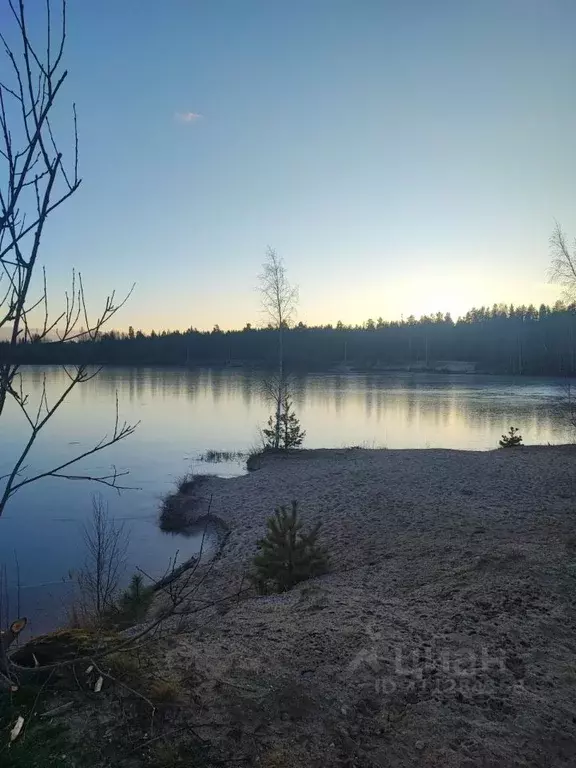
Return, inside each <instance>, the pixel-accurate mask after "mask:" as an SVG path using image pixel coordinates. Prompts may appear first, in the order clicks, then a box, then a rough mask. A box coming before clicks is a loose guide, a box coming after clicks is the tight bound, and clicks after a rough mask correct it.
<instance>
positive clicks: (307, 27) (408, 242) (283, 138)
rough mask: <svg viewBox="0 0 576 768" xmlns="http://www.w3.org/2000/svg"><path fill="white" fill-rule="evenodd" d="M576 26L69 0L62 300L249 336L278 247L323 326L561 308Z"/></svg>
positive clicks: (532, 14)
mask: <svg viewBox="0 0 576 768" xmlns="http://www.w3.org/2000/svg"><path fill="white" fill-rule="evenodd" d="M0 3H1V4H3V5H4V7H3V9H2V17H1V18H0V21H1V22H2V24H4V23H5V21H6V7H5V6H6V2H5V0H0ZM29 7H30V8H32V7H33V8H34V13H39V10H40V8H41V7H43V3H37V4H35V3H29ZM575 32H576V2H575V1H574V0H476V1H473V0H469V1H463V0H435V2H430V0H405V2H399V1H396V0H394V2H391V1H390V2H389V1H388V0H165V1H164V2H162V3H159V2H157V1H155V0H138V1H137V0H122V2H118V0H99V1H98V2H81V1H80V0H70V2H69V29H68V35H69V36H68V46H67V53H66V65H67V67H68V69H69V73H70V74H69V80H68V82H67V85H66V89H65V93H64V96H63V101H62V102H61V109H60V111H59V113H58V120H57V127H60V126H62V129H63V130H65V127H66V124H65V123H64V122H63V121H64V116H65V110H64V108H67V107H68V106H69V104H70V102H71V101H72V100H74V101H76V104H77V110H78V119H79V130H80V171H81V175H82V177H83V184H82V187H81V189H80V190H79V192H78V193H77V195H76V197H75V198H73V199H72V200H71V201H69V202H68V203H66V204H65V206H64V207H62V209H61V210H59V211H57V212H56V213H55V214H54V216H53V218H52V221H51V225H50V228H49V231H48V235H47V237H46V239H45V244H44V261H45V263H46V265H47V268H48V273H49V278H50V281H51V285H52V286H53V288H54V290H57V289H59V288H61V287H62V285H63V284H64V283H63V281H64V278H65V276H66V275H67V274H68V273H69V271H70V270H71V268H72V267H73V266H74V267H76V268H78V269H80V270H81V271H82V273H83V275H84V279H85V282H86V285H87V286H88V292H89V295H90V298H91V299H94V300H95V305H96V303H97V299H98V297H102V296H103V295H104V293H105V291H106V289H107V288H116V289H117V290H118V291H122V290H124V289H127V288H128V287H129V286H130V284H131V283H132V282H133V281H136V283H137V286H136V290H135V293H134V295H133V297H132V299H131V300H130V302H129V305H128V306H127V307H126V308H125V309H123V310H122V312H121V314H120V315H119V316H118V318H117V319H116V321H115V323H114V325H115V327H122V328H126V327H127V326H128V325H129V324H131V325H133V326H134V327H136V328H143V329H146V330H149V329H151V328H156V329H160V328H186V327H189V326H191V325H193V326H196V327H199V328H211V327H212V325H213V324H215V323H218V324H219V325H220V326H221V327H222V328H230V327H239V326H240V327H241V326H243V325H244V324H245V323H246V322H252V323H258V321H259V319H260V315H259V311H258V301H259V300H258V295H257V293H256V291H255V286H256V285H257V275H258V273H259V271H260V266H261V263H262V260H263V258H264V254H265V249H266V246H267V245H271V246H273V247H274V248H276V249H277V251H278V252H279V253H280V254H281V255H282V256H283V258H284V260H285V263H286V266H287V268H288V274H289V277H290V279H291V280H292V281H293V282H294V283H296V284H298V285H299V287H300V305H299V312H298V318H299V319H302V320H304V321H305V322H308V323H311V324H312V323H327V322H331V323H336V321H337V320H339V319H340V320H343V321H345V322H352V323H356V322H362V321H363V320H366V319H367V318H368V317H374V318H375V317H378V316H380V315H381V316H383V317H384V318H386V319H395V318H399V317H400V316H401V315H402V314H403V315H404V316H408V315H410V314H415V315H420V314H422V313H429V312H436V311H438V310H440V311H442V312H446V311H451V312H452V314H453V315H454V316H457V315H459V314H461V313H464V312H465V311H466V310H467V309H468V308H470V307H471V306H472V305H476V306H479V305H481V304H488V305H491V304H493V303H494V302H507V303H509V302H514V303H515V304H519V303H526V304H528V303H531V302H533V303H535V304H540V303H541V302H543V301H544V302H547V303H554V301H555V300H556V299H557V298H559V295H560V291H559V289H558V287H557V286H553V285H549V284H548V283H547V280H546V270H547V267H548V264H549V252H548V237H549V235H550V233H551V231H552V229H553V226H554V219H557V220H558V221H560V222H561V224H562V225H563V227H564V229H565V230H566V231H567V232H568V234H569V235H571V236H575V235H576V208H575V201H576V150H575V146H576V139H575V137H576V79H575V77H576V45H575V44H574V34H575ZM64 148H65V147H64Z"/></svg>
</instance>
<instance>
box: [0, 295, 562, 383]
mask: <svg viewBox="0 0 576 768" xmlns="http://www.w3.org/2000/svg"><path fill="white" fill-rule="evenodd" d="M270 326H271V327H269V328H262V327H261V328H256V327H252V326H250V327H248V326H247V327H245V328H244V329H243V330H234V331H220V333H212V332H211V331H198V330H196V329H195V328H189V329H188V330H186V331H182V332H180V331H174V332H170V333H169V332H166V331H163V332H162V333H158V332H152V333H143V332H142V331H141V330H137V331H136V332H135V335H134V338H133V339H131V338H130V337H129V335H127V334H122V333H118V332H116V333H115V334H114V337H111V336H110V334H106V333H100V334H99V336H98V338H97V339H86V340H84V339H83V338H77V339H75V340H74V341H72V342H70V343H67V344H62V343H60V342H55V343H50V342H49V340H44V343H33V339H32V338H30V337H29V338H26V339H23V340H22V343H18V344H17V345H11V344H9V343H8V342H4V343H2V342H0V366H1V365H3V364H6V362H7V361H10V362H12V363H18V364H20V363H34V364H39V365H42V364H49V365H53V364H61V363H65V364H88V363H93V364H103V363H109V364H115V365H116V364H143V365H155V364H158V365H184V364H203V365H219V364H225V363H228V362H229V361H230V360H231V359H233V360H234V361H237V362H246V363H248V364H251V365H255V366H260V367H263V368H264V367H265V368H268V369H270V370H274V371H276V372H277V370H278V329H277V328H274V327H273V326H272V324H270ZM343 350H346V358H347V362H348V363H349V364H350V365H352V366H357V367H361V368H365V369H372V368H377V367H378V366H379V365H386V366H388V365H391V366H394V365H412V366H422V365H424V364H425V362H426V351H428V361H429V363H430V364H434V363H435V362H436V361H447V360H455V361H472V362H476V363H477V367H478V369H479V370H485V371H489V372H496V373H497V372H500V373H514V374H520V373H526V374H550V375H560V376H565V375H572V374H574V375H576V304H566V303H564V302H563V301H558V302H556V303H555V304H554V306H548V305H545V304H542V305H541V306H539V307H534V306H532V305H527V306H523V305H519V306H518V305H516V306H509V305H505V304H497V305H494V306H491V307H486V306H482V307H473V308H472V309H470V310H469V311H468V312H466V313H465V314H464V315H463V316H462V317H460V318H458V319H455V320H454V319H452V317H450V316H449V315H446V314H443V315H442V320H441V321H440V315H439V313H436V314H435V315H433V316H427V315H424V316H422V317H420V318H419V319H416V318H415V317H409V318H406V319H404V320H384V321H383V323H382V324H381V327H376V328H375V329H374V330H371V331H368V330H366V328H365V327H363V326H362V324H358V325H348V324H345V323H344V322H342V321H340V322H338V323H336V324H335V325H334V327H330V326H328V325H316V326H307V325H306V324H305V323H303V322H302V324H300V323H298V325H297V326H296V327H292V328H290V327H288V328H284V329H283V361H284V366H283V367H285V368H286V369H287V370H288V369H289V370H292V371H295V370H297V369H316V370H325V369H327V368H330V367H331V366H335V365H338V364H339V363H341V361H342V355H343ZM270 378H272V379H274V380H275V381H276V383H277V380H278V376H277V373H276V374H275V376H272V377H270Z"/></svg>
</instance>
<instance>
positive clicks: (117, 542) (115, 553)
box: [76, 494, 128, 620]
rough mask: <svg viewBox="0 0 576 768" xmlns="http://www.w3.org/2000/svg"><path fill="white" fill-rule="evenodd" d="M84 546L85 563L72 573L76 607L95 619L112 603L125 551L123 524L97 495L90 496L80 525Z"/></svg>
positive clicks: (121, 573) (116, 594)
mask: <svg viewBox="0 0 576 768" xmlns="http://www.w3.org/2000/svg"><path fill="white" fill-rule="evenodd" d="M84 546H85V547H86V562H85V563H84V566H83V567H82V568H81V569H80V570H79V571H78V574H77V575H76V580H77V583H78V587H79V592H80V609H81V611H82V613H83V614H85V615H86V616H92V617H94V618H96V620H98V619H100V618H101V617H102V615H103V614H104V613H105V612H106V611H108V610H110V609H111V608H112V607H113V606H114V604H115V602H116V599H117V597H118V590H119V589H120V582H121V579H122V576H123V575H124V573H125V571H126V553H127V551H128V534H127V531H126V529H125V527H124V524H123V523H120V524H118V523H116V521H115V520H114V519H113V518H111V517H110V515H109V512H108V507H107V505H106V504H105V502H104V499H103V498H102V496H100V495H99V494H96V495H95V496H94V497H93V499H92V517H91V519H90V521H89V522H88V523H86V524H85V525H84Z"/></svg>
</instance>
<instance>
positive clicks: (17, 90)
mask: <svg viewBox="0 0 576 768" xmlns="http://www.w3.org/2000/svg"><path fill="white" fill-rule="evenodd" d="M52 4H53V0H46V9H45V23H46V27H45V28H46V36H45V37H44V39H43V40H42V42H38V43H36V42H35V41H34V40H33V36H32V33H31V25H30V26H29V24H28V19H27V13H26V9H25V4H24V0H8V7H9V9H10V12H11V16H12V21H13V23H14V25H15V32H16V39H17V41H18V42H17V43H15V44H14V45H11V44H10V43H9V42H8V40H9V38H10V36H9V35H8V33H4V30H2V32H0V43H1V44H2V45H3V48H4V56H5V59H6V63H7V65H8V66H7V67H4V68H2V69H1V71H2V79H1V80H0V281H1V282H2V286H1V290H0V328H3V329H4V332H6V331H8V338H9V344H8V350H7V352H6V354H5V356H4V359H3V360H2V362H0V417H1V416H2V414H3V412H4V408H5V406H6V403H7V401H8V399H9V398H10V399H12V400H13V401H14V402H15V404H16V406H17V408H18V409H19V410H20V412H21V413H22V415H23V417H24V419H25V422H26V425H27V427H28V430H29V433H28V437H27V439H26V440H25V442H24V445H23V447H22V449H21V452H20V455H19V456H18V457H17V458H16V459H15V462H14V466H13V468H12V470H11V471H10V472H9V473H8V474H7V475H5V476H4V477H3V478H0V479H2V480H4V481H5V485H4V487H3V488H0V516H1V515H2V513H3V511H4V508H5V506H6V504H7V502H8V500H9V499H10V498H11V497H12V496H13V494H14V493H15V492H16V491H17V490H19V489H20V488H22V487H23V486H25V485H28V484H30V483H32V482H35V481H36V480H40V479H42V478H46V477H60V478H66V479H75V480H78V479H84V480H93V481H95V482H97V483H101V484H104V485H110V486H113V487H115V488H118V489H119V488H121V486H120V485H119V484H118V482H117V481H118V478H119V477H121V476H123V475H124V474H125V473H124V472H117V471H116V469H115V468H113V469H112V471H111V472H109V473H105V474H101V475H97V476H92V475H90V474H89V473H82V472H79V473H77V474H76V473H75V474H70V473H68V472H67V471H66V470H68V468H69V467H71V466H72V465H75V464H77V463H78V462H80V461H82V460H83V459H85V458H87V457H89V456H91V455H93V454H95V453H97V452H99V451H101V450H104V449H105V448H107V447H109V446H111V445H113V444H114V443H117V442H118V441H120V440H123V439H124V438H125V437H128V436H129V435H131V434H132V433H133V431H134V429H135V427H136V425H129V424H127V423H124V424H122V425H121V424H120V422H119V418H118V408H117V411H116V423H115V426H114V431H113V433H112V435H111V436H104V437H103V438H102V439H101V440H100V441H99V442H98V443H96V444H95V445H94V446H92V447H91V448H89V449H87V450H86V451H84V452H83V453H81V454H79V455H78V456H75V457H73V458H72V459H70V460H68V461H66V462H64V463H62V464H60V465H59V466H57V467H54V468H52V469H49V470H45V471H42V472H37V473H35V474H34V473H32V474H30V476H28V477H23V472H24V471H25V469H26V462H27V461H28V459H29V455H30V453H31V451H32V449H33V447H34V445H35V443H36V440H37V438H38V435H39V433H40V432H41V430H43V429H44V428H45V427H46V426H47V425H48V423H49V422H50V420H51V419H52V417H53V416H54V415H55V413H56V412H57V411H58V409H59V408H60V407H61V405H62V404H63V403H64V401H65V399H66V398H67V397H68V395H69V394H70V392H71V391H72V389H73V388H74V387H75V386H77V385H79V384H83V383H86V382H88V381H90V379H91V378H92V377H93V376H94V375H96V373H97V371H96V373H95V372H92V371H89V370H88V369H87V368H86V367H85V366H78V367H77V368H76V370H75V371H73V372H71V371H68V369H65V372H66V375H67V376H68V380H69V381H68V384H67V385H66V386H65V387H64V389H63V390H62V391H61V393H60V394H59V395H58V396H57V397H56V400H55V402H54V404H53V405H49V404H48V396H47V391H46V384H45V382H44V384H43V388H42V392H41V396H40V400H39V403H38V406H37V408H36V409H34V408H32V407H31V405H30V398H29V396H28V394H27V393H26V392H25V391H24V384H23V378H22V375H21V371H20V366H19V364H18V362H17V359H18V358H17V355H16V351H17V346H18V345H19V344H22V343H26V344H29V343H40V342H50V343H66V342H72V341H77V340H79V339H85V340H89V341H97V340H98V338H99V336H100V335H101V332H102V328H103V326H104V325H105V324H106V323H108V322H109V321H110V320H111V318H112V317H114V315H115V314H116V313H117V312H118V311H119V310H120V309H121V308H122V307H123V306H124V304H125V303H126V301H127V300H128V298H129V297H130V295H131V293H132V289H131V290H130V291H129V292H128V294H127V295H126V296H125V297H124V298H122V299H120V300H117V299H116V297H115V293H114V292H112V293H111V294H110V295H109V296H108V297H107V298H106V301H105V303H104V308H103V309H102V310H101V311H100V313H99V314H97V315H96V318H95V319H90V317H89V312H88V308H87V301H86V295H85V291H84V284H83V281H82V277H81V275H80V274H76V272H74V271H73V272H72V284H71V289H70V291H69V292H68V293H66V295H65V307H64V308H63V309H61V310H59V311H56V312H55V313H52V312H50V308H49V298H48V286H47V280H46V273H45V270H44V268H43V269H42V273H41V285H42V288H41V291H40V295H39V296H38V295H36V297H34V298H33V296H32V294H33V291H35V288H34V287H33V286H34V283H35V275H36V274H37V272H38V258H39V254H40V245H41V243H42V240H43V236H44V233H45V227H46V225H47V222H48V219H49V217H50V215H51V214H52V212H53V211H54V210H55V209H56V208H58V207H59V206H60V205H61V204H62V203H64V202H65V201H66V200H67V199H68V198H69V197H70V196H71V195H72V194H74V193H75V192H76V190H77V189H78V188H79V186H80V183H81V179H80V177H79V175H78V124H77V116H76V107H75V106H73V109H72V117H73V136H74V139H73V151H72V162H71V167H69V168H66V166H65V163H64V156H63V153H62V151H61V150H60V149H59V147H58V143H57V139H56V137H55V135H54V132H53V130H52V125H51V122H50V115H51V114H53V108H54V106H55V104H56V103H57V100H58V98H59V96H60V93H61V89H62V85H63V83H64V82H65V80H66V77H67V71H66V70H65V69H64V68H63V67H62V60H63V54H64V48H65V42H66V0H59V8H60V13H59V17H60V18H59V21H57V20H56V18H55V17H56V16H58V14H54V13H53V10H52ZM80 323H82V324H83V327H80ZM34 325H36V326H37V330H36V331H34V330H33V327H34ZM53 336H56V337H57V341H54V340H53V339H52V337H53Z"/></svg>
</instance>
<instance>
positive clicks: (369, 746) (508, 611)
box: [166, 446, 576, 768]
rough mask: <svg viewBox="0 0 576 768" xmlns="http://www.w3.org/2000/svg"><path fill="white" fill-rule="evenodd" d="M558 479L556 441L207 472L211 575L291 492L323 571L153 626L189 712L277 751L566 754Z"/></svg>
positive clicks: (564, 512) (572, 754)
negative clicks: (165, 638)
mask: <svg viewBox="0 0 576 768" xmlns="http://www.w3.org/2000/svg"><path fill="white" fill-rule="evenodd" d="M575 481H576V449H575V448H574V447H570V446H564V447H553V448H551V447H533V448H523V449H512V450H500V451H493V452H463V451H449V450H405V451H399V450H374V451H371V450H322V451H302V452H299V453H298V454H296V455H292V456H287V457H285V458H278V457H270V458H267V459H266V460H265V461H264V462H263V464H262V467H261V469H259V470H258V471H256V472H253V473H251V474H249V475H246V476H243V477H239V478H234V479H228V480H223V479H218V478H214V479H211V480H209V481H208V482H207V483H206V484H205V486H204V487H203V493H204V494H205V495H211V496H212V512H213V513H214V514H216V515H218V516H219V517H221V518H222V519H223V520H224V521H225V522H226V523H227V524H228V525H229V526H230V530H231V533H230V538H229V541H228V545H227V547H226V550H225V552H224V555H223V557H222V559H221V560H220V561H219V562H218V563H217V565H216V567H215V570H214V575H213V578H212V579H211V582H210V585H209V586H208V589H209V590H210V592H211V594H215V595H219V596H221V595H223V594H225V593H226V592H227V591H228V590H230V591H233V590H234V589H236V588H238V586H239V584H240V583H241V581H242V575H243V573H244V572H245V570H246V569H247V568H248V567H249V564H250V559H251V557H252V556H253V554H254V553H255V551H256V541H257V539H258V538H259V537H260V536H262V534H263V533H264V531H265V522H266V518H267V517H268V515H270V514H271V512H272V511H273V509H274V507H275V506H276V505H278V504H284V503H286V504H288V503H289V502H290V501H291V500H292V499H297V500H298V501H299V502H300V505H301V509H302V514H303V517H304V518H305V520H306V521H308V522H310V523H315V522H317V521H321V522H322V523H323V532H322V540H323V543H324V545H325V546H327V547H328V549H329V551H330V554H331V559H332V571H331V573H329V574H327V575H326V576H324V577H322V578H320V579H316V580H314V581H311V582H307V583H305V584H303V585H301V586H300V587H298V588H296V589H295V590H293V591H292V592H290V593H287V594H285V595H281V596H272V597H251V598H249V599H246V600H242V601H240V602H238V603H236V602H235V603H234V604H233V605H228V606H226V607H225V608H224V609H222V611H221V612H220V613H219V614H218V615H214V616H212V617H211V618H210V620H209V621H208V623H206V624H205V625H204V626H202V627H201V628H198V629H196V630H194V631H191V632H190V633H184V634H180V635H176V636H174V637H172V638H170V643H169V647H167V648H166V654H167V657H168V659H169V661H170V663H171V664H172V665H173V666H174V667H175V669H176V670H177V671H178V672H179V673H180V674H181V675H182V676H183V677H186V679H188V680H192V681H193V683H190V685H191V686H192V687H193V694H191V704H190V706H191V714H190V717H191V718H193V719H194V718H196V717H199V718H201V719H203V720H206V713H207V712H209V714H210V719H211V721H212V722H214V727H213V728H209V727H206V729H205V730H204V731H202V733H203V735H204V736H205V737H206V738H207V739H209V740H210V741H211V742H213V743H215V744H218V745H220V746H221V747H222V748H223V749H224V750H225V751H226V750H228V751H229V752H230V753H231V754H232V753H233V755H234V757H235V758H236V759H240V758H245V764H246V762H247V763H248V764H257V765H263V766H276V767H277V768H282V766H290V765H304V766H308V765H310V766H336V765H349V766H352V765H357V766H454V767H456V766H556V765H558V766H560V765H574V764H576V631H575V630H576V621H575V620H576V612H575V607H576V510H575V500H576V485H575ZM196 710H197V712H196Z"/></svg>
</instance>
